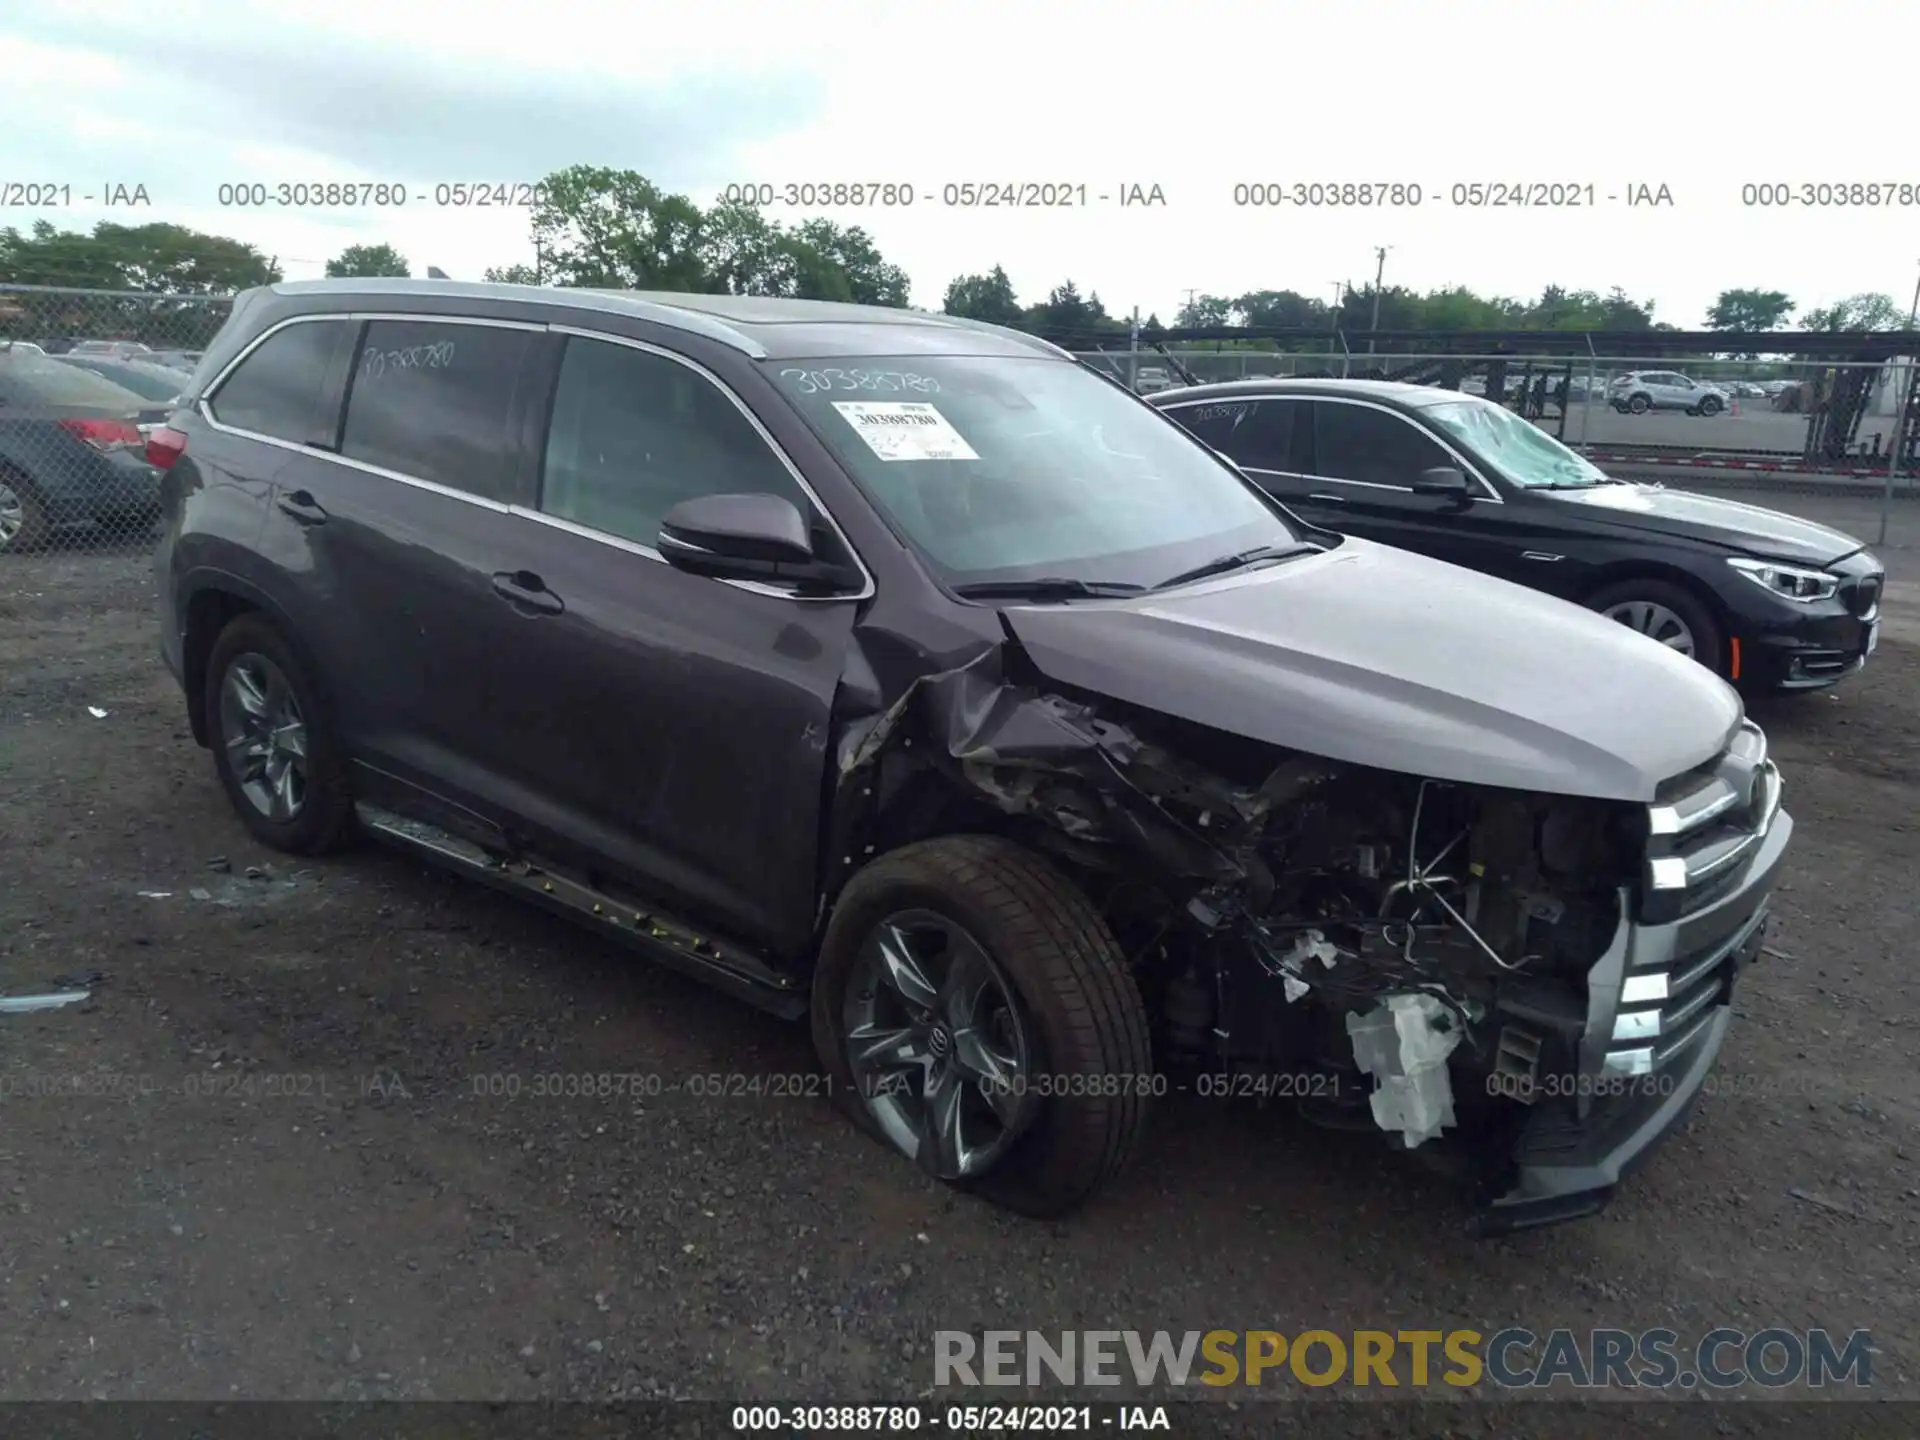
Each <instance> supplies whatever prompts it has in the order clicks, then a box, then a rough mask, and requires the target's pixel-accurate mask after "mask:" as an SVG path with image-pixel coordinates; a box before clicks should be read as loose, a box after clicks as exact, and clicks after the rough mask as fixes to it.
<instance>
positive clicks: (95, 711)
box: [87, 705, 107, 720]
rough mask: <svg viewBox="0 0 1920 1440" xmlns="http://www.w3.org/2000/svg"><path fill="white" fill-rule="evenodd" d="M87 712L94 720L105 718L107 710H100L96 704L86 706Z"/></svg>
mask: <svg viewBox="0 0 1920 1440" xmlns="http://www.w3.org/2000/svg"><path fill="white" fill-rule="evenodd" d="M87 713H88V714H89V715H91V716H93V718H94V719H96V720H104V719H106V718H107V712H106V711H104V710H102V709H101V708H100V707H99V706H98V705H89V706H87Z"/></svg>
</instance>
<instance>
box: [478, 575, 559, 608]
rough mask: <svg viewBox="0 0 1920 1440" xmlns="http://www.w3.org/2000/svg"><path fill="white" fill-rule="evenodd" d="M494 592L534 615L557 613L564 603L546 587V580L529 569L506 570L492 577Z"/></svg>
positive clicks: (515, 606)
mask: <svg viewBox="0 0 1920 1440" xmlns="http://www.w3.org/2000/svg"><path fill="white" fill-rule="evenodd" d="M493 590H494V593H495V594H496V595H498V596H500V597H501V598H502V599H503V600H505V601H506V602H507V603H508V604H509V605H511V606H513V608H514V609H516V610H519V611H521V612H522V613H528V614H536V615H558V614H559V613H560V612H561V611H562V610H565V609H566V608H567V607H566V603H565V602H564V601H562V600H561V598H560V597H559V596H558V595H556V594H554V593H553V591H551V590H549V589H547V582H546V581H544V580H542V579H541V578H540V577H539V576H538V575H536V574H534V573H533V572H532V571H531V570H507V571H503V572H501V573H500V574H498V575H495V576H494V577H493Z"/></svg>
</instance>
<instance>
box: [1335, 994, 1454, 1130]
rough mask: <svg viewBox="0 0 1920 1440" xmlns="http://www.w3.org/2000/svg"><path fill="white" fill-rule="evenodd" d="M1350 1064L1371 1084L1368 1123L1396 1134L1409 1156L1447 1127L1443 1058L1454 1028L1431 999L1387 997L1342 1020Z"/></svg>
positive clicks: (1449, 1098) (1448, 1090) (1449, 1100)
mask: <svg viewBox="0 0 1920 1440" xmlns="http://www.w3.org/2000/svg"><path fill="white" fill-rule="evenodd" d="M1347 1034H1348V1036H1349V1037H1350V1038H1351V1039H1352V1040H1353V1058H1354V1061H1355V1063H1356V1064H1358V1065H1359V1067H1360V1068H1361V1069H1362V1070H1364V1071H1365V1072H1366V1073H1367V1074H1369V1075H1371V1076H1372V1077H1373V1079H1374V1091H1373V1096H1372V1105H1373V1119H1374V1123H1375V1124H1376V1125H1378V1126H1379V1127H1380V1128H1381V1129H1382V1130H1386V1131H1393V1132H1398V1133H1399V1135H1400V1137H1401V1139H1403V1140H1404V1141H1405V1142H1406V1146H1407V1148H1408V1149H1409V1150H1412V1149H1414V1148H1415V1147H1416V1146H1419V1145H1422V1144H1424V1143H1426V1142H1427V1141H1428V1140H1431V1139H1433V1138H1434V1136H1436V1135H1438V1134H1439V1133H1440V1132H1441V1131H1442V1130H1444V1129H1446V1128H1447V1127H1448V1126H1449V1125H1451V1124H1453V1085H1452V1082H1451V1081H1449V1080H1448V1078H1447V1057H1448V1056H1449V1055H1451V1054H1452V1053H1453V1050H1454V1047H1455V1046H1456V1045H1458V1044H1459V1043H1460V1026H1459V1022H1458V1021H1457V1020H1456V1019H1455V1018H1454V1015H1453V1012H1452V1011H1450V1010H1449V1009H1448V1008H1447V1007H1446V1006H1445V1005H1443V1004H1441V1003H1440V1001H1438V1000H1436V999H1434V998H1433V996H1431V995H1411V994H1403V995H1389V996H1388V997H1387V998H1386V1000H1385V1001H1384V1002H1383V1003H1382V1004H1379V1005H1376V1006H1374V1007H1373V1009H1371V1010H1368V1011H1365V1012H1364V1013H1361V1014H1357V1015H1349V1016H1347Z"/></svg>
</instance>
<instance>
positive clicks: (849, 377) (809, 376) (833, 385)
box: [780, 370, 940, 395]
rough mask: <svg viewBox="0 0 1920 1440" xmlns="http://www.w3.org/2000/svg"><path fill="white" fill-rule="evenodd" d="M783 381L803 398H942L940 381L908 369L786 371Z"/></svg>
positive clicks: (782, 375)
mask: <svg viewBox="0 0 1920 1440" xmlns="http://www.w3.org/2000/svg"><path fill="white" fill-rule="evenodd" d="M780 378H781V379H782V380H784V381H786V382H787V383H788V384H789V385H791V386H793V388H794V389H796V390H798V391H799V392H800V393H801V394H802V395H818V394H820V393H822V392H823V391H827V390H865V391H867V392H868V393H869V394H873V395H898V394H901V393H903V392H906V391H911V392H913V393H914V394H916V395H938V394H939V393H940V382H939V381H938V380H935V379H934V378H933V377H932V376H931V375H915V374H914V373H913V372H911V371H908V370H782V371H781V372H780Z"/></svg>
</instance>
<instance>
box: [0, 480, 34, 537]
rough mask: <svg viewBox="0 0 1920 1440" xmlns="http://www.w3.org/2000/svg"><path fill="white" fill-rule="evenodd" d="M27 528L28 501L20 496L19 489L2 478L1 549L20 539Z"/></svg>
mask: <svg viewBox="0 0 1920 1440" xmlns="http://www.w3.org/2000/svg"><path fill="white" fill-rule="evenodd" d="M26 528H27V502H26V501H24V500H22V499H21V498H20V492H19V491H17V490H15V489H14V488H13V487H12V486H11V485H9V484H7V482H6V481H4V480H0V550H4V549H6V548H7V547H8V546H9V545H11V544H13V542H14V541H15V540H18V539H19V538H20V532H21V531H22V530H24V529H26Z"/></svg>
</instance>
